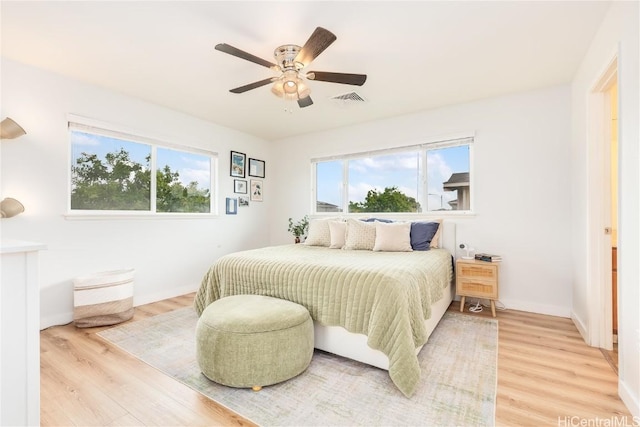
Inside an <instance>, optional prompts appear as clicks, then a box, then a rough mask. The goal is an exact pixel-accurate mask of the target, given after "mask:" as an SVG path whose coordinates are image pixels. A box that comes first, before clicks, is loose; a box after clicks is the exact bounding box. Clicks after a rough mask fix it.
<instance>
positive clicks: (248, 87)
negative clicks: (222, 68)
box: [229, 77, 277, 93]
mask: <svg viewBox="0 0 640 427" xmlns="http://www.w3.org/2000/svg"><path fill="white" fill-rule="evenodd" d="M276 79H277V77H269V78H268V79H264V80H260V81H259V82H253V83H249V84H248V85H244V86H240V87H237V88H235V89H231V90H229V92H231V93H243V92H246V91H248V90H251V89H255V88H258V87H261V86H264V85H268V84H269V83H271V82H272V81H274V80H276Z"/></svg>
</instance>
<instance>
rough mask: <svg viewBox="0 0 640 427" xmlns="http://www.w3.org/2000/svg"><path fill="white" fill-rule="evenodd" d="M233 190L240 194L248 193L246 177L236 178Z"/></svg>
mask: <svg viewBox="0 0 640 427" xmlns="http://www.w3.org/2000/svg"><path fill="white" fill-rule="evenodd" d="M233 192H234V193H239V194H247V181H245V180H244V179H234V180H233Z"/></svg>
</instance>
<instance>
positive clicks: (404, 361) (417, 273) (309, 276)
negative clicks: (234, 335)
mask: <svg viewBox="0 0 640 427" xmlns="http://www.w3.org/2000/svg"><path fill="white" fill-rule="evenodd" d="M441 228H442V235H441V238H440V240H441V244H440V246H442V247H443V248H438V249H437V248H432V249H430V250H428V251H412V252H373V251H365V250H339V249H338V250H337V249H330V248H328V247H320V246H308V245H302V244H292V245H282V246H271V247H266V248H260V249H253V250H248V251H242V252H237V253H233V254H229V255H226V256H224V257H221V258H220V259H218V260H217V261H216V262H215V263H214V265H212V266H211V268H210V269H209V271H208V272H207V273H206V275H205V277H204V278H203V281H202V284H201V286H200V288H199V290H198V292H197V294H196V297H195V300H194V307H195V309H196V311H197V313H198V315H200V314H201V313H202V311H203V310H204V309H205V308H206V307H207V306H208V305H209V304H211V303H212V302H213V301H215V300H217V299H220V298H223V297H225V296H229V295H238V294H259V295H266V296H272V297H277V298H282V299H286V300H289V301H293V302H296V303H298V304H301V305H303V306H305V307H306V308H307V309H308V310H309V312H310V314H311V317H312V318H313V319H314V324H315V347H316V348H318V349H320V350H324V351H328V352H331V353H334V354H338V355H341V356H345V357H348V358H351V359H355V360H359V361H361V362H364V363H368V364H370V365H373V366H377V367H379V368H382V369H387V370H388V371H389V376H390V377H391V380H392V381H393V382H394V384H395V385H396V386H397V387H398V389H399V390H400V391H401V392H402V393H404V394H405V395H406V396H411V395H412V394H413V393H414V391H415V389H416V387H417V385H418V383H419V380H420V368H419V365H418V359H417V353H418V352H419V351H420V349H421V348H422V346H423V345H424V344H425V343H426V342H427V339H428V337H429V335H430V334H431V332H432V331H433V329H434V328H435V327H436V325H437V323H438V321H439V320H440V318H441V317H442V316H443V314H444V312H445V311H446V310H447V307H448V306H449V304H450V302H451V300H452V298H453V295H454V289H453V286H452V278H453V268H452V253H453V251H454V246H455V226H454V224H449V223H447V222H444V223H443V224H442V225H441Z"/></svg>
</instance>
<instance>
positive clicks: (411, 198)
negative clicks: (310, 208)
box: [311, 137, 473, 213]
mask: <svg viewBox="0 0 640 427" xmlns="http://www.w3.org/2000/svg"><path fill="white" fill-rule="evenodd" d="M472 148H473V138H472V137H465V138H456V139H452V140H446V141H436V142H432V143H425V144H419V145H413V146H409V147H402V148H394V149H388V150H379V151H374V152H369V153H360V154H350V155H345V156H340V157H331V158H319V159H313V160H312V162H311V165H312V168H313V171H314V172H315V183H314V190H315V191H314V193H315V194H314V195H315V206H314V207H315V213H323V212H342V213H364V212H367V213H384V212H387V213H391V212H393V213H399V212H407V213H427V212H438V211H440V212H441V213H444V212H442V211H446V212H453V211H458V212H470V211H471V208H472V204H471V202H472V191H471V190H472V188H471V165H472Z"/></svg>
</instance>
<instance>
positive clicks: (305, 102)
mask: <svg viewBox="0 0 640 427" xmlns="http://www.w3.org/2000/svg"><path fill="white" fill-rule="evenodd" d="M298 105H299V106H300V108H304V107H308V106H309V105H313V100H312V99H311V97H310V96H307V97H305V98H302V99H298Z"/></svg>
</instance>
